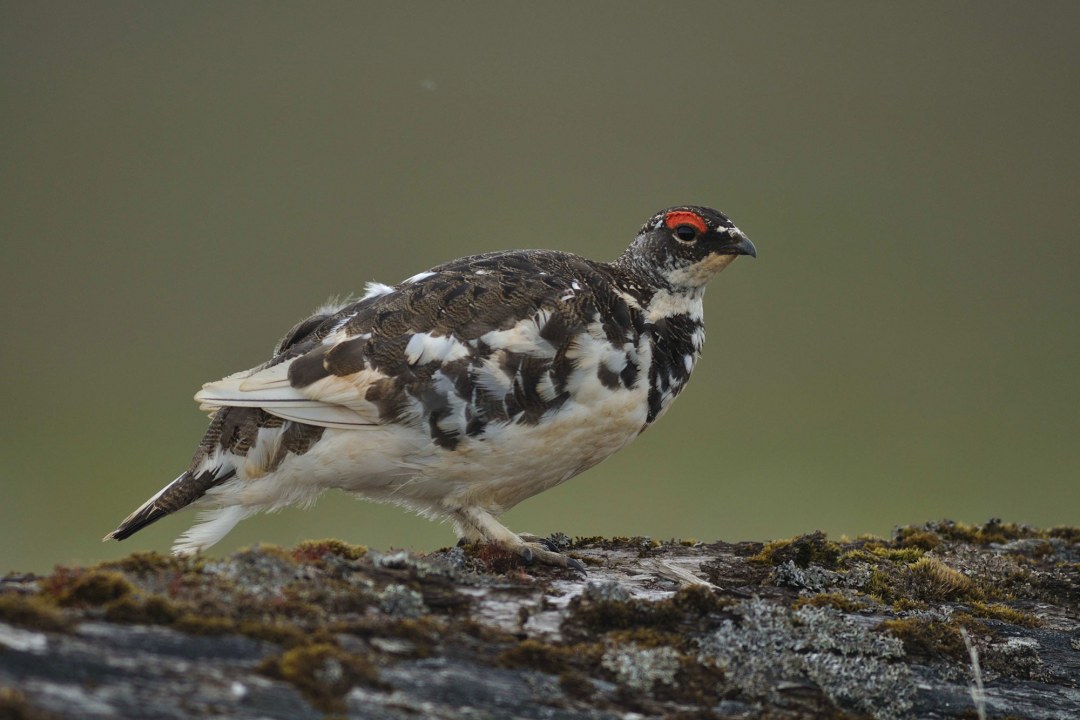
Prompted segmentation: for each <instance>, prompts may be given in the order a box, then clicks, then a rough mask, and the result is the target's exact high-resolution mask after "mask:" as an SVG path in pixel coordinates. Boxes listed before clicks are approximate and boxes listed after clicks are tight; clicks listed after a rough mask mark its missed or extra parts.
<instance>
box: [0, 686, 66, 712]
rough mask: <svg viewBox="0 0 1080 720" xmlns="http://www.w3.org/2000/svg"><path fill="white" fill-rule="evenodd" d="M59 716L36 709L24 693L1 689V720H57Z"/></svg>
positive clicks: (12, 689)
mask: <svg viewBox="0 0 1080 720" xmlns="http://www.w3.org/2000/svg"><path fill="white" fill-rule="evenodd" d="M58 717H59V716H57V715H53V714H52V713H50V712H46V711H44V710H41V709H40V708H36V707H34V706H33V705H32V704H31V703H30V700H29V699H28V698H27V697H26V695H24V694H23V693H21V692H19V691H18V690H16V689H14V688H7V687H0V718H4V719H5V720H56V718H58Z"/></svg>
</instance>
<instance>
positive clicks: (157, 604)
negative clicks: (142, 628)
mask: <svg viewBox="0 0 1080 720" xmlns="http://www.w3.org/2000/svg"><path fill="white" fill-rule="evenodd" d="M181 614H182V611H181V610H180V608H178V607H177V606H176V605H175V604H174V603H173V602H172V601H170V600H169V599H168V598H165V597H162V596H161V595H151V596H149V597H146V598H141V597H138V596H137V595H133V594H128V595H124V596H123V597H121V598H118V599H116V600H114V601H112V602H111V603H109V604H108V605H106V606H105V618H106V619H107V620H110V621H112V622H116V623H127V624H143V625H171V624H173V623H174V622H175V621H176V619H177V618H179V617H180V615H181Z"/></svg>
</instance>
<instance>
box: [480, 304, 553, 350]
mask: <svg viewBox="0 0 1080 720" xmlns="http://www.w3.org/2000/svg"><path fill="white" fill-rule="evenodd" d="M550 318H551V313H550V312H548V311H546V310H541V311H540V312H538V313H536V314H535V315H533V316H532V317H531V318H526V319H525V320H521V321H520V322H518V323H517V324H516V325H514V327H512V328H510V329H509V330H492V331H491V332H486V333H484V334H483V335H481V336H480V341H481V342H482V343H485V344H486V345H488V346H489V347H492V348H494V349H496V350H507V351H509V352H512V353H520V354H523V355H532V356H534V357H552V356H553V355H555V347H554V346H553V345H552V344H551V343H549V342H548V341H547V340H545V339H544V338H542V337H540V328H542V327H544V326H545V325H547V322H548V320H549V319H550Z"/></svg>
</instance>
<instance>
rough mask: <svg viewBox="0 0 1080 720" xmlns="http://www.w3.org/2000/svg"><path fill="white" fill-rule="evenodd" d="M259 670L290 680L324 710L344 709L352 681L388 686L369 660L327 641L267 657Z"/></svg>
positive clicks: (329, 711)
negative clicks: (346, 695)
mask: <svg viewBox="0 0 1080 720" xmlns="http://www.w3.org/2000/svg"><path fill="white" fill-rule="evenodd" d="M258 672H260V673H262V674H263V675H266V676H268V677H271V678H274V679H277V680H284V681H285V682H288V683H290V684H291V685H293V686H294V687H295V688H296V689H297V690H299V691H300V692H301V693H303V695H304V696H305V697H306V698H307V699H308V700H309V701H310V702H311V704H312V705H314V706H315V707H316V708H318V709H319V710H321V711H323V712H326V713H344V712H345V710H346V708H345V694H346V693H348V692H349V690H350V689H352V688H353V687H354V686H355V685H358V684H362V685H367V686H368V687H373V688H377V689H381V690H386V689H389V688H388V686H387V685H386V684H385V683H383V682H382V681H381V680H380V679H379V671H378V670H377V669H376V668H375V665H374V664H373V663H372V662H371V661H370V660H368V659H367V658H365V657H361V656H359V655H354V654H352V653H349V652H346V651H345V650H342V649H341V648H340V647H338V646H337V645H332V644H330V643H316V644H312V645H304V646H301V647H296V648H293V649H291V650H288V651H286V652H285V653H283V654H281V655H278V656H275V657H270V658H267V659H266V660H264V661H263V662H262V663H261V664H260V665H259V668H258Z"/></svg>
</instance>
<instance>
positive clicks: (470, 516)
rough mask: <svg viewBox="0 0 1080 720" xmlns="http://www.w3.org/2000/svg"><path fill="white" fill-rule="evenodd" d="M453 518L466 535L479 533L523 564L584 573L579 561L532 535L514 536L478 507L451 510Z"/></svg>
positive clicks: (481, 536) (469, 536)
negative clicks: (554, 567) (549, 566)
mask: <svg viewBox="0 0 1080 720" xmlns="http://www.w3.org/2000/svg"><path fill="white" fill-rule="evenodd" d="M453 517H454V521H455V522H456V523H457V525H458V528H459V530H460V531H461V533H462V535H463V536H464V537H466V538H470V539H471V538H472V537H474V536H479V537H480V538H482V539H483V540H484V541H485V542H489V543H491V544H493V545H498V546H499V547H501V548H503V549H504V550H509V551H510V552H512V553H515V554H517V555H520V556H521V557H522V559H524V560H525V562H527V563H534V562H538V563H541V564H543V565H554V566H556V567H564V568H569V569H571V570H575V571H577V572H580V573H582V574H584V573H585V566H584V565H583V564H582V563H581V561H580V560H577V559H575V558H572V557H567V556H566V555H563V554H562V553H557V552H554V551H552V550H550V549H548V548H547V547H545V545H544V544H543V540H541V539H539V538H536V536H535V535H525V536H519V535H516V534H515V533H513V532H512V531H511V530H510V529H509V528H507V527H506V526H505V525H503V524H502V523H500V522H499V521H498V520H496V519H495V517H494V516H493V515H492V514H491V513H489V512H487V511H486V510H483V509H481V508H478V507H464V508H458V509H456V510H454V514H453Z"/></svg>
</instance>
